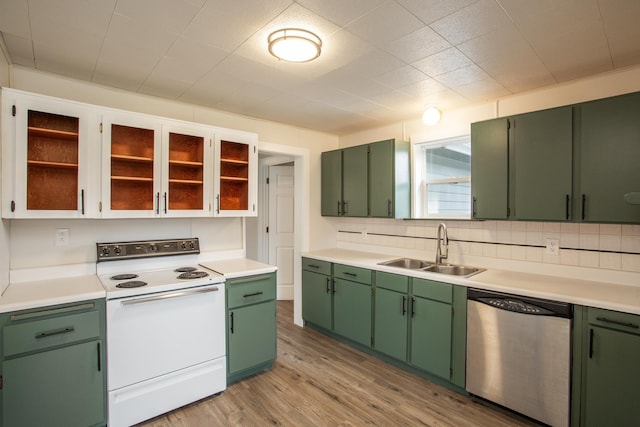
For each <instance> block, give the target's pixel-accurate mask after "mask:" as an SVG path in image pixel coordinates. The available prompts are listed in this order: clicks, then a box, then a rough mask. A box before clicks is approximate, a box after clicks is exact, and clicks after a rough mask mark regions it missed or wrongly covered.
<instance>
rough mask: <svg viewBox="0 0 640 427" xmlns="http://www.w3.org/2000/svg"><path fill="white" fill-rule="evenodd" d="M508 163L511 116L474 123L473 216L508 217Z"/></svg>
mask: <svg viewBox="0 0 640 427" xmlns="http://www.w3.org/2000/svg"><path fill="white" fill-rule="evenodd" d="M508 162H509V121H508V119H494V120H487V121H483V122H477V123H472V124H471V193H472V197H473V200H472V203H473V205H472V206H473V208H472V209H473V217H474V218H477V219H506V218H507V207H508V205H507V203H508V202H507V196H508V191H509V181H508V180H509V170H508V165H509V163H508Z"/></svg>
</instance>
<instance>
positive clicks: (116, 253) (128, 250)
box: [96, 237, 200, 262]
mask: <svg viewBox="0 0 640 427" xmlns="http://www.w3.org/2000/svg"><path fill="white" fill-rule="evenodd" d="M96 247H97V251H98V253H97V261H98V262H101V261H116V260H118V261H119V260H123V259H131V258H151V257H157V256H169V255H183V254H199V253H200V241H199V240H198V238H197V237H190V238H188V239H175V240H174V239H171V240H149V241H140V242H112V243H97V244H96Z"/></svg>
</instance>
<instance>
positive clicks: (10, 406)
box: [0, 300, 107, 427]
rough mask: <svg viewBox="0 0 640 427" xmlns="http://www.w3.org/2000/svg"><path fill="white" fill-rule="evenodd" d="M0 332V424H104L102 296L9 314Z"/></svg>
mask: <svg viewBox="0 0 640 427" xmlns="http://www.w3.org/2000/svg"><path fill="white" fill-rule="evenodd" d="M0 331H1V334H2V340H1V345H2V347H0V350H1V351H0V355H1V357H2V359H1V364H0V375H1V376H2V381H1V383H2V388H1V390H0V396H1V402H2V403H1V408H0V409H1V410H0V412H1V413H2V417H1V424H0V425H2V426H3V427H12V426H44V425H46V426H60V427H63V426H64V427H66V426H79V427H86V426H103V425H106V422H107V419H106V418H107V415H106V389H107V387H106V358H105V345H104V336H105V302H104V300H95V301H86V302H84V301H83V302H79V303H72V304H65V305H59V306H52V307H45V308H38V309H37V310H24V311H19V312H14V313H8V314H5V315H2V316H1V317H0Z"/></svg>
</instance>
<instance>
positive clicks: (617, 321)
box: [596, 317, 640, 329]
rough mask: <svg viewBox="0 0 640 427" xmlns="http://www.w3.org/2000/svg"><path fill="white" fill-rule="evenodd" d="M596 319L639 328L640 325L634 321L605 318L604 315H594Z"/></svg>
mask: <svg viewBox="0 0 640 427" xmlns="http://www.w3.org/2000/svg"><path fill="white" fill-rule="evenodd" d="M596 320H598V321H600V322H605V323H611V324H614V325H618V326H625V327H627V328H633V329H638V328H640V325H637V324H635V323H631V322H621V321H619V320H613V319H607V318H606V317H596Z"/></svg>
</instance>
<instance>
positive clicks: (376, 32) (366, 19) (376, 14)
mask: <svg viewBox="0 0 640 427" xmlns="http://www.w3.org/2000/svg"><path fill="white" fill-rule="evenodd" d="M423 25H424V24H423V23H422V22H421V21H420V20H419V19H418V18H416V17H415V16H414V15H412V14H411V13H410V12H409V11H407V10H406V9H405V8H403V7H402V6H400V5H399V4H398V3H396V2H395V1H387V2H385V3H384V4H382V5H381V6H379V7H377V8H375V9H373V10H371V11H370V12H368V13H367V14H365V15H363V16H361V17H360V18H358V19H356V20H355V21H353V22H351V23H349V24H348V25H347V26H346V29H347V30H348V31H350V32H352V33H353V34H355V35H357V36H358V37H360V38H363V39H365V40H369V42H370V43H372V44H374V45H376V46H378V47H383V46H384V45H385V44H387V43H389V42H392V41H394V40H398V39H400V38H402V37H404V36H406V35H408V34H411V33H413V32H414V31H416V30H418V29H420V28H421V27H422V26H423Z"/></svg>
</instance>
